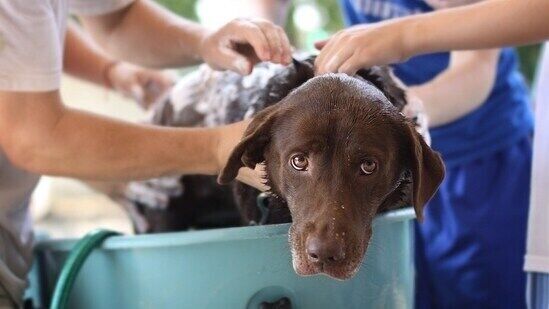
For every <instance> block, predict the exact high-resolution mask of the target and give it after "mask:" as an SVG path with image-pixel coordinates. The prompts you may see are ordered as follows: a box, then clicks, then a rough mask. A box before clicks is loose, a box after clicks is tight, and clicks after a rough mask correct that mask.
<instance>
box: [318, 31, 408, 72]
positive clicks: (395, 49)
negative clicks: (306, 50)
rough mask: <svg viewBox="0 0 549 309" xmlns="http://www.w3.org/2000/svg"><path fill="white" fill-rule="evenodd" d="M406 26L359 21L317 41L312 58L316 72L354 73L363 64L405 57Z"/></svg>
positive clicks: (378, 63)
mask: <svg viewBox="0 0 549 309" xmlns="http://www.w3.org/2000/svg"><path fill="white" fill-rule="evenodd" d="M405 28H406V27H404V25H403V24H402V23H399V22H395V21H388V22H381V23H376V24H369V25H360V26H355V27H351V28H348V29H345V30H342V31H340V32H338V33H336V34H334V35H333V36H332V37H331V38H329V39H328V40H324V41H320V42H316V43H315V47H316V48H317V49H319V50H320V54H319V55H318V57H317V58H316V60H315V71H316V74H324V73H330V72H332V73H337V72H339V73H347V74H349V75H354V74H355V73H356V72H357V71H358V70H360V69H362V68H368V67H371V66H374V65H383V64H390V63H395V62H402V61H404V60H406V59H407V58H408V57H409V56H408V55H409V53H408V49H409V46H408V45H409V44H408V42H407V37H406V33H405Z"/></svg>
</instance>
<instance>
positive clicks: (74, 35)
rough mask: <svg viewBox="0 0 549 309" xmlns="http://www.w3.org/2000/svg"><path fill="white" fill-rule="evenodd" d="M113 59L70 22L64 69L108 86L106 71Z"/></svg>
mask: <svg viewBox="0 0 549 309" xmlns="http://www.w3.org/2000/svg"><path fill="white" fill-rule="evenodd" d="M112 63H113V59H112V58H110V57H109V56H107V55H106V54H105V53H104V52H102V51H101V50H100V49H98V48H97V47H96V46H95V45H94V43H93V42H91V41H90V40H89V39H88V38H87V37H86V34H84V33H83V32H82V31H80V29H78V27H77V26H76V25H74V24H69V26H68V30H67V35H66V37H65V54H64V56H63V71H65V73H68V74H70V75H73V76H75V77H78V78H80V79H84V80H87V81H89V82H92V83H95V84H98V85H102V86H108V85H109V82H108V81H107V76H105V75H106V73H107V72H106V71H107V69H108V67H109V65H111V64H112Z"/></svg>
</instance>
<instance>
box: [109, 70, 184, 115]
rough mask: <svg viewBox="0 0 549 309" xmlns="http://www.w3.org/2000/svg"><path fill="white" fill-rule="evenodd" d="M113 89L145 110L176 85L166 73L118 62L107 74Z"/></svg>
mask: <svg viewBox="0 0 549 309" xmlns="http://www.w3.org/2000/svg"><path fill="white" fill-rule="evenodd" d="M105 77H106V78H107V80H108V82H109V84H110V85H111V86H112V88H113V89H114V90H116V91H118V92H120V93H121V94H123V95H124V96H126V97H129V98H131V99H134V100H135V101H137V102H138V103H139V105H141V106H142V107H143V108H148V107H150V106H151V104H153V103H154V102H156V101H157V100H158V99H159V98H160V97H161V96H162V95H163V94H164V93H165V92H166V91H168V89H170V88H171V87H172V85H173V83H174V81H173V78H172V77H171V76H170V75H169V74H167V73H164V72H161V71H155V70H149V69H145V68H142V67H139V66H136V65H133V64H130V63H127V62H117V63H115V64H114V65H113V66H112V67H110V68H109V69H108V71H107V72H106V74H105Z"/></svg>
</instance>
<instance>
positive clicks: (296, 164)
mask: <svg viewBox="0 0 549 309" xmlns="http://www.w3.org/2000/svg"><path fill="white" fill-rule="evenodd" d="M290 165H292V167H293V168H294V169H296V170H298V171H306V170H307V166H309V160H307V157H305V155H302V154H297V155H294V156H292V158H291V159H290Z"/></svg>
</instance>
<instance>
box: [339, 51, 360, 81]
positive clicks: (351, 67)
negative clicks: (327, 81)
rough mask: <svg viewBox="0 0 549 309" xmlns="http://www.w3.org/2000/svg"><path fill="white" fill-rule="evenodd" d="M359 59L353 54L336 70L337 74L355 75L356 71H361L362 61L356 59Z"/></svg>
mask: <svg viewBox="0 0 549 309" xmlns="http://www.w3.org/2000/svg"><path fill="white" fill-rule="evenodd" d="M358 58H359V57H358V56H357V55H356V54H353V55H352V56H351V57H349V58H348V59H347V60H345V62H343V63H342V64H341V65H340V66H339V67H338V68H337V72H339V73H345V74H347V75H351V76H352V75H355V74H356V72H357V71H358V70H360V69H361V67H362V66H363V65H362V60H364V59H358Z"/></svg>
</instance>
